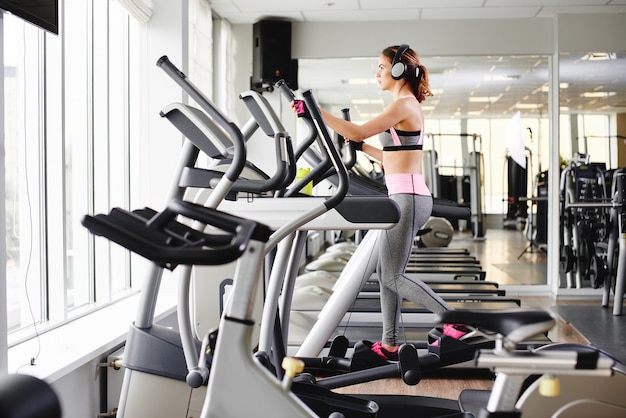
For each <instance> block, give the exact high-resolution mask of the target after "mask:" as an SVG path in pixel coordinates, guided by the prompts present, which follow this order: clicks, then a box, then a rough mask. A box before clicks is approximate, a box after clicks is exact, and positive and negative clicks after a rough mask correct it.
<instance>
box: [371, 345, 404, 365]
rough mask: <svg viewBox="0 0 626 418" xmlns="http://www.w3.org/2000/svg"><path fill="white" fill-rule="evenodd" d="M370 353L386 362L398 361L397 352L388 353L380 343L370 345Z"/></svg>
mask: <svg viewBox="0 0 626 418" xmlns="http://www.w3.org/2000/svg"><path fill="white" fill-rule="evenodd" d="M372 351H373V352H374V353H376V354H378V356H380V357H381V358H383V359H385V360H387V361H398V350H397V349H396V351H389V350H387V349H386V348H385V347H383V344H382V342H380V341H377V342H375V343H374V344H372Z"/></svg>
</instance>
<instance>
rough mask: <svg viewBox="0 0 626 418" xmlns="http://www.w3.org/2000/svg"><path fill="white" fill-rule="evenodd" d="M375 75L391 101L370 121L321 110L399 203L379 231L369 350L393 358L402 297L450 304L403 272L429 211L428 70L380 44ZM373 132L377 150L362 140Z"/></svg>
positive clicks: (402, 50) (429, 304)
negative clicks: (378, 324) (378, 322)
mask: <svg viewBox="0 0 626 418" xmlns="http://www.w3.org/2000/svg"><path fill="white" fill-rule="evenodd" d="M376 79H377V80H378V84H379V86H380V89H381V90H383V91H389V92H390V93H391V94H392V95H393V102H391V104H389V106H387V107H386V108H385V109H384V110H383V112H382V113H381V114H380V115H378V116H377V117H375V118H374V119H372V120H370V121H368V122H366V123H364V124H362V125H357V124H354V123H351V122H349V121H346V120H344V119H342V118H338V117H336V116H333V115H331V114H330V113H328V112H325V111H324V110H322V116H323V118H324V121H325V122H326V124H327V125H328V126H329V127H330V128H331V129H333V130H334V131H335V132H337V133H339V134H341V135H342V136H343V137H344V138H348V139H349V140H350V141H353V142H355V143H356V147H357V149H358V150H361V151H363V152H364V153H366V154H368V155H369V156H371V157H372V158H375V159H377V160H378V161H381V162H382V164H383V167H384V171H385V183H386V185H387V190H388V193H389V197H390V198H391V199H393V200H394V201H396V202H397V204H398V206H399V207H400V221H399V222H398V223H397V224H396V225H395V226H394V227H393V228H391V229H389V230H384V231H381V235H380V242H379V243H378V244H379V252H380V254H379V264H378V276H379V280H380V304H381V312H382V317H383V335H382V341H380V342H376V343H374V344H373V346H372V350H373V351H374V352H375V353H376V354H378V355H379V356H381V357H383V358H385V359H387V360H397V358H398V353H397V351H398V344H399V342H398V328H399V321H400V308H401V306H402V299H403V298H404V299H407V300H409V301H412V302H414V303H417V304H419V305H421V306H423V307H424V308H426V309H428V310H430V311H432V312H434V313H440V312H443V311H446V310H450V309H451V308H450V306H449V305H448V304H447V303H446V302H445V301H444V300H443V299H442V298H441V297H440V296H439V295H437V294H436V293H435V292H434V291H433V290H432V289H431V288H430V287H429V286H428V285H426V284H425V283H424V282H422V281H421V280H419V279H415V278H412V277H407V276H406V275H405V274H404V272H405V269H406V266H407V264H408V261H409V257H410V255H411V249H412V247H413V242H414V239H415V236H416V234H417V232H418V231H419V229H420V228H421V227H422V226H423V225H424V224H425V223H426V221H427V220H428V217H429V216H430V214H431V212H432V207H433V200H432V196H431V193H430V190H429V189H428V186H427V185H426V183H425V182H424V176H423V174H422V140H423V134H424V114H423V112H422V107H421V102H423V101H424V99H426V97H427V96H432V93H431V91H430V89H429V86H428V71H427V69H426V68H425V67H424V66H423V65H421V64H420V62H419V59H418V56H417V54H416V53H415V51H413V50H412V49H411V48H409V46H408V45H400V46H391V47H388V48H385V49H384V50H383V51H382V53H381V55H380V58H379V61H378V71H377V72H376ZM376 134H379V139H380V142H381V144H382V146H383V148H382V149H379V148H377V147H374V146H372V145H371V144H368V143H366V142H363V141H364V140H365V139H367V138H370V137H372V136H374V135H376Z"/></svg>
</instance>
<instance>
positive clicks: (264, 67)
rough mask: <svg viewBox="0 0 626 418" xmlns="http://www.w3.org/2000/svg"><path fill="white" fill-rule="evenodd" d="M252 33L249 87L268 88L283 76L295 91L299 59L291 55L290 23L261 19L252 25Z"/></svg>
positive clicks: (261, 89) (260, 89)
mask: <svg viewBox="0 0 626 418" xmlns="http://www.w3.org/2000/svg"><path fill="white" fill-rule="evenodd" d="M252 34H253V52H252V80H251V88H252V89H254V90H259V91H265V90H270V91H271V90H272V89H273V86H274V83H276V82H277V81H278V80H281V79H282V80H285V81H286V82H287V85H288V86H289V87H290V88H292V89H293V90H297V89H298V61H297V60H294V59H292V58H291V22H288V21H284V20H260V21H258V22H256V23H255V24H254V25H253V27H252Z"/></svg>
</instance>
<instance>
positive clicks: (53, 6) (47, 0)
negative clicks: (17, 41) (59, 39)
mask: <svg viewBox="0 0 626 418" xmlns="http://www.w3.org/2000/svg"><path fill="white" fill-rule="evenodd" d="M0 9H2V10H4V11H6V12H9V13H11V14H13V15H15V16H19V17H21V18H22V19H24V20H26V21H27V22H30V23H32V24H33V25H35V26H38V27H40V28H42V29H45V30H47V31H48V32H51V33H54V34H55V35H58V34H59V0H0Z"/></svg>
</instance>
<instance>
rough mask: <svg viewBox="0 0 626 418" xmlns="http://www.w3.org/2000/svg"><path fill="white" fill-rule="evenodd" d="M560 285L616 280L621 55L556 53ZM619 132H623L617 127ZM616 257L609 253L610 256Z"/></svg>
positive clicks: (625, 104) (624, 58)
mask: <svg viewBox="0 0 626 418" xmlns="http://www.w3.org/2000/svg"><path fill="white" fill-rule="evenodd" d="M559 58H560V62H561V65H560V67H559V77H560V84H561V89H560V92H561V95H560V105H561V109H560V111H561V121H560V122H561V123H560V132H561V136H560V142H559V147H560V160H561V169H562V170H561V175H560V180H561V181H560V184H561V199H562V203H561V213H560V214H561V216H560V219H561V223H560V225H559V226H560V238H561V241H560V242H561V248H560V252H561V254H560V259H561V263H560V267H561V268H560V270H561V272H560V287H562V288H573V289H576V288H600V287H602V286H604V285H605V283H606V282H607V281H608V280H611V281H613V280H614V279H615V275H616V270H615V267H616V266H615V265H612V264H615V263H612V260H613V259H615V260H617V258H616V255H617V253H616V251H617V246H614V245H615V244H616V237H617V235H618V234H617V228H618V225H617V223H615V222H612V221H611V219H615V217H614V216H612V215H614V209H612V208H611V207H610V204H611V203H613V202H612V201H613V200H614V195H615V186H616V182H615V181H614V179H615V177H614V174H615V172H616V170H617V169H618V168H619V166H620V164H619V162H618V161H619V158H618V157H619V155H620V154H622V153H623V150H622V148H623V146H624V140H626V137H624V136H620V135H619V134H618V132H624V129H625V128H626V127H624V126H622V127H619V126H618V124H619V119H620V118H619V117H618V116H619V115H624V114H626V94H625V93H624V86H625V85H626V54H624V53H613V52H589V51H584V52H569V53H563V54H561V56H560V57H559ZM620 129H621V130H620ZM611 252H612V253H613V254H610V253H611Z"/></svg>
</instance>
